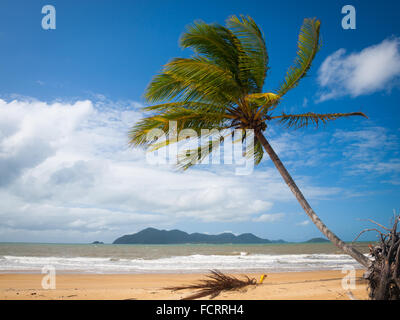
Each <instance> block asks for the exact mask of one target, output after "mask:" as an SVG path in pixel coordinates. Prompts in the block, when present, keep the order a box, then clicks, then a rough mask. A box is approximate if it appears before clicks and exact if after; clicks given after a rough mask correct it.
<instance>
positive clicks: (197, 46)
mask: <svg viewBox="0 0 400 320" xmlns="http://www.w3.org/2000/svg"><path fill="white" fill-rule="evenodd" d="M233 39H234V35H233V34H232V32H231V31H230V30H229V29H227V28H225V27H223V26H221V25H219V24H206V23H205V22H203V21H195V22H194V24H192V25H190V26H188V27H187V30H186V32H185V33H184V34H183V35H182V36H181V38H180V45H181V46H182V47H183V48H191V49H192V50H193V51H194V52H195V53H196V54H197V55H199V56H202V57H205V58H208V59H209V60H210V61H212V62H213V63H215V64H216V65H218V66H220V67H221V68H224V69H226V70H229V71H230V72H232V74H237V59H238V58H237V51H236V48H235V45H234V40H233Z"/></svg>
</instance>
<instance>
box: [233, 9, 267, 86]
mask: <svg viewBox="0 0 400 320" xmlns="http://www.w3.org/2000/svg"><path fill="white" fill-rule="evenodd" d="M226 24H227V26H228V28H229V29H230V30H231V31H232V32H233V33H234V34H235V36H236V37H237V39H239V42H240V46H237V48H238V50H240V51H239V68H240V78H241V81H243V80H244V79H245V78H246V81H250V82H253V83H254V89H253V90H252V91H250V92H249V93H254V92H261V90H262V87H263V85H264V80H265V77H266V74H267V71H268V52H267V48H266V46H265V40H264V35H263V33H262V31H261V30H260V29H259V28H258V26H257V24H256V23H255V22H254V20H253V19H252V18H251V17H249V16H247V17H245V16H243V15H241V16H240V18H238V17H236V16H231V17H230V18H229V19H228V20H227V22H226Z"/></svg>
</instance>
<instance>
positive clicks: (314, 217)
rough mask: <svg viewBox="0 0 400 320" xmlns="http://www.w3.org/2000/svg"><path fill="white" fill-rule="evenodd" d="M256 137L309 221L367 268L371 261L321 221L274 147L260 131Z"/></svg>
mask: <svg viewBox="0 0 400 320" xmlns="http://www.w3.org/2000/svg"><path fill="white" fill-rule="evenodd" d="M256 136H257V138H258V139H259V141H260V143H261V144H262V146H263V147H264V149H265V151H266V152H267V153H268V155H269V157H270V158H271V160H272V162H273V163H274V164H275V166H276V168H277V169H278V171H279V173H280V174H281V176H282V178H283V180H285V182H286V184H287V185H288V186H289V188H290V190H291V191H292V192H293V194H294V195H295V197H296V199H297V201H298V202H299V203H300V205H301V206H302V207H303V209H304V211H305V212H306V214H307V215H308V216H309V217H310V219H311V221H312V222H313V223H314V224H315V225H316V226H317V228H318V229H319V230H320V231H321V232H322V233H323V234H324V235H325V236H326V237H327V238H328V239H329V240H330V241H331V242H332V243H333V244H334V245H335V246H337V247H338V248H339V249H341V250H342V251H344V252H345V253H347V254H348V255H350V256H351V257H353V258H354V259H355V260H357V261H358V262H359V263H360V264H361V265H363V266H364V267H366V268H368V267H369V266H370V264H371V261H370V260H369V259H368V258H367V257H365V256H364V255H363V254H362V253H361V252H359V251H358V250H356V249H354V248H353V247H352V246H349V245H347V244H346V243H345V242H343V241H342V240H340V239H339V238H338V237H337V236H336V235H335V234H334V233H333V232H332V231H331V230H329V229H328V227H327V226H326V225H325V224H324V223H323V222H322V221H321V219H320V218H318V216H317V215H316V214H315V212H314V210H313V209H312V208H311V206H310V205H309V204H308V202H307V200H306V199H305V198H304V196H303V194H302V192H301V191H300V189H299V188H298V187H297V185H296V183H295V182H294V180H293V178H292V177H291V176H290V174H289V172H288V171H287V170H286V168H285V166H284V165H283V164H282V161H281V160H280V159H279V157H278V155H277V154H276V153H275V151H274V149H272V147H271V145H270V144H269V142H268V141H267V139H266V138H265V137H264V135H263V134H262V133H261V132H258V133H256Z"/></svg>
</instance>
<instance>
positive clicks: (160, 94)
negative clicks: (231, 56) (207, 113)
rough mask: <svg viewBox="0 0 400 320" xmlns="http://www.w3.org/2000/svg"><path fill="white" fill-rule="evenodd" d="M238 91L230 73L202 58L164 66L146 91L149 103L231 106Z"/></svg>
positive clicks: (173, 62)
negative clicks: (175, 102)
mask: <svg viewBox="0 0 400 320" xmlns="http://www.w3.org/2000/svg"><path fill="white" fill-rule="evenodd" d="M238 95H240V87H239V86H238V85H237V83H236V82H235V80H234V77H233V75H232V73H230V72H229V71H228V70H225V69H223V68H221V67H219V66H218V65H216V64H213V63H212V62H211V61H209V60H207V59H205V58H199V57H196V58H189V59H188V58H185V59H184V58H176V59H173V60H172V61H171V62H169V63H168V64H166V65H165V66H164V69H163V71H162V72H161V73H160V74H158V75H157V76H156V77H154V78H153V80H152V81H151V83H150V85H149V86H148V87H147V90H146V93H145V98H146V100H147V101H149V102H166V101H171V100H173V99H177V100H178V101H197V102H204V103H213V104H232V103H235V100H237V97H238Z"/></svg>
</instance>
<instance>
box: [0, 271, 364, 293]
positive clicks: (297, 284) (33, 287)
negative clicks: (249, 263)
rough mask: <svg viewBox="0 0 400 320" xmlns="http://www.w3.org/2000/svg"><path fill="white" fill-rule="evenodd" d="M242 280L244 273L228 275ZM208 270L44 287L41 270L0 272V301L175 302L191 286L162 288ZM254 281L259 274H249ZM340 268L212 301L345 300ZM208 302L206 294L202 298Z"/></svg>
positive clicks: (270, 279)
mask: <svg viewBox="0 0 400 320" xmlns="http://www.w3.org/2000/svg"><path fill="white" fill-rule="evenodd" d="M363 272H364V270H356V281H355V284H356V288H355V289H352V290H351V292H352V294H353V295H354V297H355V298H356V299H360V300H363V299H367V298H368V293H367V285H366V281H365V280H363V279H362V274H363ZM228 274H232V275H235V276H237V277H238V278H241V275H243V274H244V273H243V272H242V273H228ZM206 275H207V273H179V274H177V273H173V274H172V273H165V274H160V273H154V274H149V273H146V274H119V273H118V274H83V273H73V274H72V273H59V274H57V275H56V278H55V279H56V289H43V288H42V280H43V277H45V276H46V274H40V273H0V299H1V300H127V299H134V300H179V299H181V298H183V297H185V296H188V295H190V294H191V293H193V291H191V290H183V291H178V292H172V291H171V290H167V289H164V288H166V287H173V286H181V285H185V284H191V283H194V282H198V281H199V280H202V279H204V278H205V276H206ZM246 275H248V276H249V277H251V278H255V279H256V280H257V282H258V281H259V279H260V276H261V275H262V273H248V274H246ZM345 276H346V274H343V273H342V272H341V271H340V270H329V271H294V272H276V273H275V272H274V273H267V277H266V278H265V280H264V282H263V283H262V284H258V285H257V286H248V287H245V288H243V289H240V290H235V291H228V292H222V293H221V294H220V295H219V296H217V297H216V298H215V300H276V299H278V300H349V299H350V298H349V295H348V294H347V291H346V290H345V289H344V288H342V280H343V278H344V277H345ZM205 299H206V300H207V299H208V298H205Z"/></svg>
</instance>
